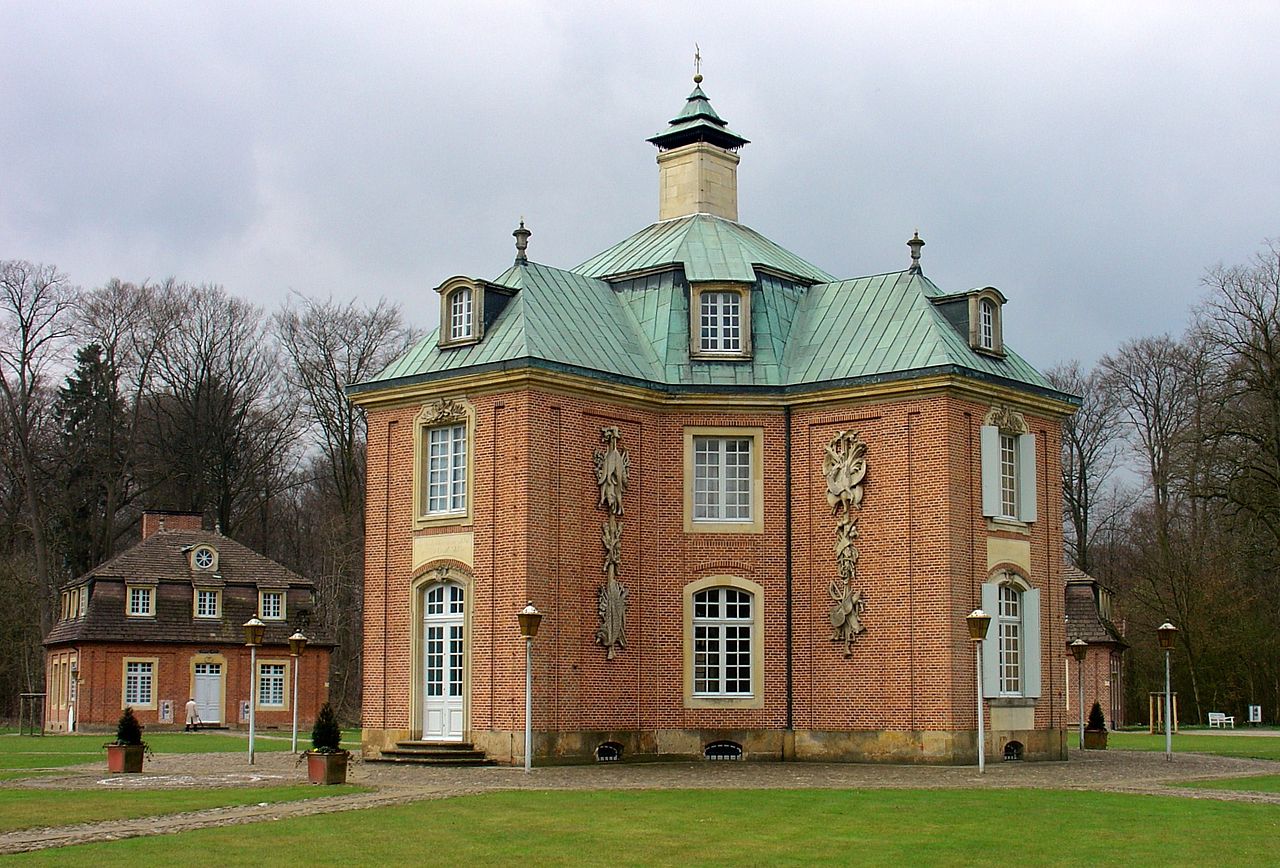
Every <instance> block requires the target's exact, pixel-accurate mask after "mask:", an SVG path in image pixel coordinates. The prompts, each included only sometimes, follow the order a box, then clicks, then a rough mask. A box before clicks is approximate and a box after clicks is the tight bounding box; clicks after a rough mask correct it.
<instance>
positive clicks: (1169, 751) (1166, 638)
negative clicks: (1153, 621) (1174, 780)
mask: <svg viewBox="0 0 1280 868" xmlns="http://www.w3.org/2000/svg"><path fill="white" fill-rule="evenodd" d="M1177 635H1178V628H1177V627H1175V626H1173V625H1172V624H1170V623H1169V622H1168V621H1165V622H1164V623H1163V624H1161V625H1160V626H1159V627H1157V628H1156V636H1158V637H1159V639H1160V647H1161V648H1163V649H1164V758H1165V759H1166V760H1169V761H1170V762H1172V761H1173V694H1172V693H1170V692H1169V690H1170V686H1169V655H1170V653H1172V651H1173V640H1174V638H1175V637H1176V636H1177Z"/></svg>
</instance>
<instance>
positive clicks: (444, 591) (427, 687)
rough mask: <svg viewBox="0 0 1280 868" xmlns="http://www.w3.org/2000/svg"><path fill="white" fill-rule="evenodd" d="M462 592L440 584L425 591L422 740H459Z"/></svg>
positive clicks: (461, 719) (461, 703)
mask: <svg viewBox="0 0 1280 868" xmlns="http://www.w3.org/2000/svg"><path fill="white" fill-rule="evenodd" d="M463 606H464V601H463V590H462V586H461V585H455V584H453V583H452V582H443V583H440V584H436V585H432V586H431V587H429V588H427V590H426V592H425V598H424V600H423V607H422V608H423V620H422V696H423V714H422V720H423V726H422V737H423V738H424V739H426V740H429V741H462V734H463V729H464V724H463V717H464V714H463V702H462V671H463V655H464V653H465V648H464V646H463Z"/></svg>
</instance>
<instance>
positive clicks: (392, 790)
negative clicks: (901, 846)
mask: <svg viewBox="0 0 1280 868" xmlns="http://www.w3.org/2000/svg"><path fill="white" fill-rule="evenodd" d="M257 760H258V761H257V763H256V764H255V765H253V766H250V765H249V764H248V762H247V761H246V758H245V757H244V756H243V755H242V754H209V753H206V754H166V755H157V756H156V757H155V759H154V760H152V761H150V762H148V763H147V766H146V771H145V772H144V773H143V774H141V775H118V776H110V775H107V774H105V773H104V772H103V770H102V767H101V765H100V764H97V763H95V764H94V765H92V766H79V767H75V768H71V769H65V770H62V771H61V772H60V773H59V774H55V775H49V776H45V777H40V778H32V779H29V780H24V781H12V782H8V783H4V784H0V786H3V787H9V788H27V789H57V790H65V789H122V790H124V789H130V790H133V789H163V788H174V787H178V788H193V787H195V788H208V787H246V786H248V787H253V786H279V785H283V784H290V783H301V782H303V781H305V780H306V769H305V767H303V766H301V765H298V764H297V763H296V760H295V758H294V757H293V756H292V755H290V754H287V753H261V754H259V755H258V757H257ZM1259 774H1280V762H1274V761H1269V760H1251V759H1238V758H1235V757H1218V756H1209V755H1206V754H1179V755H1177V756H1175V757H1174V760H1173V762H1171V763H1170V762H1168V761H1166V760H1165V758H1164V755H1163V754H1160V753H1146V752H1140V751H1115V750H1111V751H1083V752H1081V751H1072V752H1071V760H1070V761H1069V762H1066V763H993V764H991V765H989V766H987V773H986V774H985V775H979V774H978V771H977V769H976V768H974V767H969V766H962V767H951V766H948V767H933V766H882V765H855V764H846V763H730V762H725V763H706V762H699V763H625V764H619V765H591V766H560V767H549V768H537V769H534V770H533V772H532V773H531V774H528V775H526V774H525V773H524V771H523V770H522V769H518V768H510V767H506V766H490V767H483V768H433V767H420V766H396V765H387V764H381V763H377V764H375V763H369V764H364V763H360V762H354V763H353V764H352V766H351V770H350V774H349V776H348V779H349V780H350V782H351V783H355V784H363V785H366V786H371V787H374V788H375V790H374V791H373V792H368V793H354V794H350V795H341V796H327V797H321V798H316V799H308V800H304V801H298V802H288V803H283V804H274V805H265V806H264V805H248V806H243V807H228V808H211V809H207V810H202V811H192V812H189V813H185V814H173V815H168V816H163V817H146V818H140V819H137V820H110V821H106V822H99V823H84V824H80V825H74V826H61V827H57V828H47V829H25V830H22V831H17V832H10V833H7V834H0V854H4V853H18V852H23V851H27V850H40V849H45V848H48V847H62V846H66V845H69V844H84V843H90V842H95V841H114V840H119V839H121V838H132V837H139V836H146V835H162V834H170V833H173V832H183V831H187V830H191V829H203V828H209V827H214V826H230V825H237V824H241V823H256V822H261V821H264V820H275V819H283V818H288V817H302V816H308V815H312V814H322V813H329V812H334V811H352V810H360V809H363V808H373V807H381V806H386V805H399V804H405V803H408V802H414V801H420V800H423V799H435V798H448V797H451V796H459V795H468V794H473V793H483V792H492V791H496V790H512V789H534V790H556V789H569V790H573V789H578V790H583V789H711V788H716V789H720V788H724V789H736V788H757V789H776V788H796V789H804V788H826V789H869V788H883V787H890V788H923V789H933V788H944V787H978V788H990V787H1001V788H1005V787H1031V788H1036V789H1057V790H1105V791H1111V792H1122V793H1146V794H1159V795H1166V796H1180V797H1183V798H1197V799H1222V800H1230V801H1247V802H1256V803H1265V804H1274V805H1280V793H1250V792H1237V791H1230V790H1208V789H1191V788H1184V787H1171V786H1169V784H1171V783H1177V782H1182V781H1190V780H1203V779H1208V778H1223V777H1242V776H1247V775H1259Z"/></svg>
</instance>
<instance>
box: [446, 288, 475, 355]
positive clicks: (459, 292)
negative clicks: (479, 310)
mask: <svg viewBox="0 0 1280 868" xmlns="http://www.w3.org/2000/svg"><path fill="white" fill-rule="evenodd" d="M471 313H472V304H471V287H469V286H464V287H462V288H461V289H456V290H454V291H453V294H452V295H451V296H449V340H454V341H456V340H463V339H465V338H469V337H471V335H472V333H473V331H474V326H473V323H472V316H471Z"/></svg>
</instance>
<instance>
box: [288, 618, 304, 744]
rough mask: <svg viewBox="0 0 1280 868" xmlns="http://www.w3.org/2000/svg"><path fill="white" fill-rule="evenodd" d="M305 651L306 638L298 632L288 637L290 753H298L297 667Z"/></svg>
mask: <svg viewBox="0 0 1280 868" xmlns="http://www.w3.org/2000/svg"><path fill="white" fill-rule="evenodd" d="M306 650H307V637H306V636H304V635H302V631H301V630H298V631H297V632H295V633H294V634H293V635H292V636H290V637H289V656H290V657H292V658H293V740H292V741H291V742H290V743H289V751H290V752H291V753H297V752H298V666H299V665H301V663H302V652H303V651H306Z"/></svg>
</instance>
